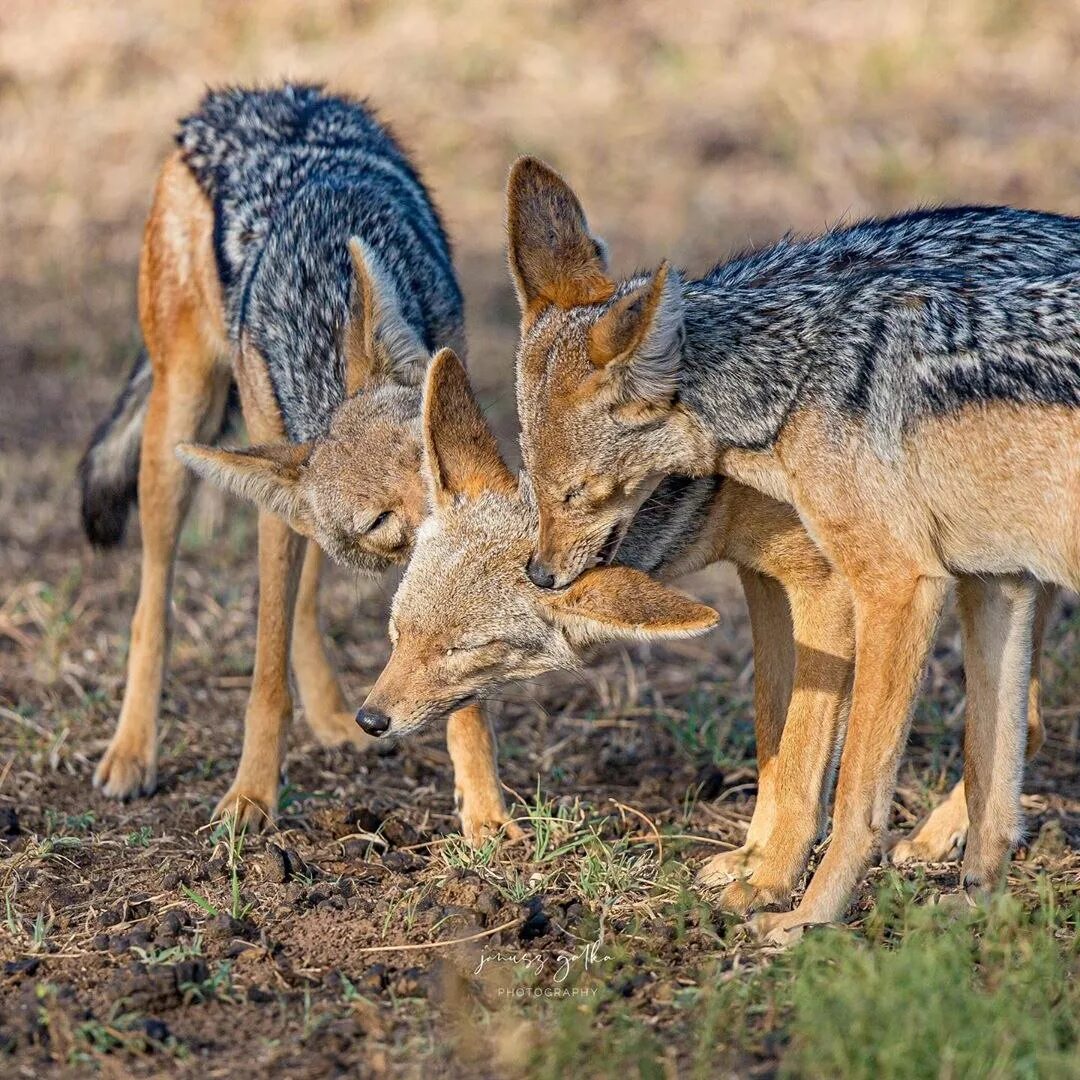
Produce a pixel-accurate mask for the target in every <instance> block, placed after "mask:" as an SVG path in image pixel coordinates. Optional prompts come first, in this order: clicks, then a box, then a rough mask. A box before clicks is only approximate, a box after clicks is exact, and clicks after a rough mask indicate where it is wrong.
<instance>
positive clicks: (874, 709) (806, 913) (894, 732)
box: [754, 556, 948, 944]
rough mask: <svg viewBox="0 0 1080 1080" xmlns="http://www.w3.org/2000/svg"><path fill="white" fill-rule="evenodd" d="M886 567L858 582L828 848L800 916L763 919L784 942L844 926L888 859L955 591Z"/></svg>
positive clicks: (942, 582)
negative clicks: (864, 885) (895, 806)
mask: <svg viewBox="0 0 1080 1080" xmlns="http://www.w3.org/2000/svg"><path fill="white" fill-rule="evenodd" d="M882 564H883V565H882V566H881V568H880V571H879V576H878V577H877V578H876V579H874V580H870V581H867V582H865V583H863V582H860V581H856V580H852V590H853V594H854V602H855V640H856V650H857V651H856V660H855V682H854V689H853V691H852V700H851V714H850V718H849V721H848V729H847V735H846V738H845V742H844V751H843V754H842V755H841V758H840V775H839V779H838V781H837V788H836V801H835V808H834V813H833V830H832V837H831V839H830V841H829V847H828V850H827V851H826V852H825V856H824V858H823V859H822V860H821V863H820V865H819V866H818V868H817V872H816V873H815V874H814V876H813V878H812V879H811V881H810V885H809V887H808V888H807V890H806V894H805V895H804V896H803V899H802V902H801V903H800V904H799V905H798V907H796V908H795V910H794V911H790V912H784V913H782V914H769V915H758V916H756V917H755V919H754V926H755V929H756V930H757V931H758V932H759V933H761V934H763V935H764V936H766V937H767V938H768V939H769V940H770V941H772V942H773V943H775V944H785V943H787V942H789V941H790V940H792V938H793V937H794V936H796V935H797V934H798V933H799V932H800V931H801V929H802V927H804V926H807V925H813V924H816V923H828V922H833V921H834V920H836V919H838V918H840V917H841V916H842V915H843V913H844V911H845V910H846V908H847V905H848V902H849V899H850V897H851V893H852V890H853V889H854V888H855V885H856V884H857V882H858V880H859V878H860V877H861V876H862V873H863V871H864V869H865V868H866V866H867V864H868V863H869V861H870V859H871V857H872V856H873V855H874V853H875V852H879V851H880V847H881V837H882V833H883V830H884V828H885V825H886V823H887V819H888V815H889V810H890V809H891V806H892V794H893V789H894V787H895V784H896V770H897V766H898V764H899V761H900V754H901V751H902V749H903V745H904V741H905V737H906V735H907V729H908V725H909V722H910V718H911V708H912V704H913V702H914V699H915V693H916V690H917V689H918V682H919V677H920V675H921V674H922V669H923V664H924V663H925V660H926V654H927V651H928V650H929V647H930V642H931V640H932V638H933V633H934V627H935V625H936V623H937V618H938V614H939V613H940V611H941V604H942V601H943V600H944V597H945V593H946V591H947V588H948V582H947V580H946V579H942V578H928V577H914V576H912V577H904V576H900V574H899V573H898V574H897V575H896V576H894V577H891V578H889V577H886V576H885V574H886V571H887V563H886V562H885V558H884V556H883V559H882ZM849 580H850V579H849Z"/></svg>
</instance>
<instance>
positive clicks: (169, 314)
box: [80, 85, 506, 836]
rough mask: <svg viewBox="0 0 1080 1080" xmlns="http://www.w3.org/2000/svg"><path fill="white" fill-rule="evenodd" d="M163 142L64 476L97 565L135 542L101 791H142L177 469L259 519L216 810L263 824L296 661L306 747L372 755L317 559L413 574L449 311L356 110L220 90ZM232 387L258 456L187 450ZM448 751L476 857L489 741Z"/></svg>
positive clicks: (427, 230) (305, 89) (449, 276)
mask: <svg viewBox="0 0 1080 1080" xmlns="http://www.w3.org/2000/svg"><path fill="white" fill-rule="evenodd" d="M176 141H177V145H178V149H177V150H176V151H175V152H174V153H173V155H172V156H171V157H170V158H169V159H168V160H167V161H166V162H165V165H164V166H163V168H162V170H161V174H160V176H159V178H158V182H157V187H156V189H155V193H154V200H153V205H152V208H151V211H150V216H149V220H148V221H147V225H146V230H145V234H144V239H143V247H142V255H141V260H140V269H139V317H140V322H141V326H142V333H143V340H144V342H145V352H144V353H143V354H142V355H141V356H140V358H139V360H138V362H137V363H136V365H135V368H134V370H133V371H132V373H131V375H130V377H129V379H128V383H127V385H126V386H125V388H124V390H123V392H122V393H121V395H120V398H119V400H118V402H117V405H116V407H115V409H114V411H113V414H112V415H111V416H110V417H109V419H108V420H106V421H105V422H104V423H103V424H102V425H101V427H100V428H99V429H98V431H97V433H96V434H95V436H94V438H93V441H92V444H91V446H90V448H89V449H88V450H87V453H86V456H85V457H84V459H83V462H82V465H81V467H80V477H81V482H82V491H83V521H84V523H85V526H86V531H87V535H88V536H89V537H90V539H91V540H92V541H93V542H95V543H96V544H99V545H110V544H115V543H117V542H119V540H120V539H121V536H122V533H123V528H124V523H125V519H126V516H127V511H128V508H129V505H130V503H131V502H132V501H133V500H134V499H135V497H136V495H137V497H138V502H139V513H140V521H141V525H142V547H143V561H142V579H141V584H140V591H139V601H138V606H137V608H136V611H135V617H134V620H133V622H132V633H131V652H130V657H129V661H128V678H127V685H126V688H125V693H124V703H123V708H122V710H121V714H120V720H119V723H118V725H117V729H116V733H115V735H114V736H113V739H112V742H111V743H110V746H109V748H108V750H107V752H106V754H105V756H104V757H103V759H102V761H101V762H100V764H99V765H98V768H97V772H96V774H95V784H96V785H97V786H99V787H100V788H102V790H103V791H104V792H105V793H106V794H108V795H111V796H115V797H120V798H126V797H128V796H131V795H135V794H139V793H149V792H151V791H152V790H153V788H154V786H155V782H156V775H157V715H158V710H159V705H160V699H161V689H162V682H163V678H164V671H165V660H166V652H167V636H168V616H169V606H170V599H169V597H170V589H171V583H172V570H173V562H174V558H175V553H176V543H177V537H178V535H179V532H180V527H181V524H182V522H183V519H184V515H185V513H186V510H187V507H188V503H189V495H190V491H191V479H192V478H191V474H190V473H189V471H188V470H187V469H186V468H185V467H184V464H183V462H187V463H188V464H190V465H191V466H192V467H193V468H194V469H195V470H196V471H198V472H200V473H202V474H204V475H208V476H210V477H212V478H213V479H214V480H215V481H217V482H218V483H220V484H222V485H223V486H225V487H227V488H228V489H230V490H232V491H234V492H237V493H239V494H241V495H243V496H245V497H247V498H250V499H252V500H253V501H255V502H256V503H258V504H259V505H260V508H261V512H260V515H259V614H258V634H257V642H256V653H255V667H254V674H253V679H252V690H251V697H250V701H249V704H248V709H247V716H246V720H245V735H244V747H243V753H242V756H241V759H240V765H239V769H238V772H237V776H236V779H235V781H234V782H233V784H232V786H231V787H230V789H229V791H228V792H227V793H226V794H225V796H224V797H223V798H222V799H221V801H220V803H219V804H218V807H217V810H216V811H215V814H216V815H221V814H233V813H235V814H236V816H237V818H238V820H239V821H240V823H242V824H244V823H251V824H255V825H257V824H260V823H261V822H262V821H264V820H269V819H272V817H273V814H274V811H275V808H276V804H277V791H278V782H279V774H280V769H281V764H282V760H283V755H284V746H285V737H286V731H287V727H288V724H289V721H290V720H291V716H292V697H291V694H290V690H289V684H288V662H289V648H290V641H291V648H292V665H293V669H294V671H295V673H296V677H297V683H298V686H299V691H300V696H301V700H302V702H303V706H304V711H305V714H306V716H307V719H308V722H309V723H310V724H311V726H312V728H313V730H314V731H315V733H316V735H317V736H318V738H319V739H320V740H321V741H323V742H326V743H335V742H343V741H354V742H361V743H363V742H366V741H368V740H367V738H366V736H364V735H363V734H362V733H361V732H360V731H359V729H358V728H357V727H356V725H355V723H354V720H353V715H352V713H351V711H349V710H348V709H347V707H346V706H345V703H344V700H343V698H342V694H341V691H340V689H339V686H338V683H337V680H336V678H335V676H334V674H333V671H332V669H331V667H330V665H329V662H328V660H327V658H326V655H325V652H324V646H323V642H322V638H321V635H320V633H319V629H318V615H317V592H318V582H319V572H320V558H321V556H320V550H319V549H320V547H321V548H322V549H324V550H325V551H326V552H328V553H329V554H330V555H331V556H332V557H333V558H335V559H336V560H337V561H339V562H342V563H344V564H345V565H348V566H351V567H353V568H354V569H358V570H360V571H362V572H367V573H377V572H379V571H381V570H383V569H385V568H386V567H387V566H389V565H392V564H398V563H401V562H403V561H404V560H405V559H406V558H407V557H408V554H409V551H410V550H411V546H412V538H413V535H414V533H415V530H416V527H417V525H418V524H419V522H420V520H421V518H422V517H423V515H424V512H425V498H424V491H423V487H422V483H421V480H420V477H419V456H420V452H419V430H418V424H419V420H418V416H419V406H420V391H419V383H420V381H421V379H422V375H423V371H424V368H425V366H426V363H427V361H428V358H429V356H430V353H431V350H432V349H433V348H434V347H436V346H438V345H444V344H450V345H454V346H455V347H457V348H459V349H460V348H463V347H464V326H463V315H462V298H461V293H460V291H459V289H458V285H457V281H456V278H455V275H454V270H453V266H452V262H451V252H450V245H449V242H448V240H447V237H446V234H445V231H444V229H443V226H442V223H441V221H440V218H439V215H438V213H437V211H436V209H435V206H434V204H433V203H432V201H431V198H430V196H429V195H428V192H427V191H426V189H425V187H424V185H423V182H422V181H421V179H420V177H419V175H418V174H417V172H416V170H415V168H414V167H413V165H412V164H411V163H410V161H409V159H408V157H407V156H406V155H405V153H404V152H403V150H402V149H401V147H400V146H399V145H398V143H397V142H396V141H395V139H394V137H393V136H392V135H391V133H390V132H389V131H388V130H387V129H386V128H385V127H384V126H383V125H382V124H380V123H379V121H378V120H377V119H376V118H375V117H374V115H373V114H372V113H371V111H370V110H369V109H368V108H367V107H366V106H365V105H362V104H360V103H358V102H356V101H351V100H348V99H346V98H342V97H334V96H331V95H329V94H326V93H324V92H323V91H322V90H321V89H320V88H318V87H313V86H293V85H286V86H283V87H282V88H280V89H275V90H267V91H254V90H245V89H227V90H221V91H213V92H211V93H209V94H207V96H206V98H205V99H204V101H203V102H202V105H201V106H200V108H199V110H198V111H197V112H195V113H194V114H192V115H191V116H189V117H187V118H186V119H184V120H182V121H181V122H180V125H179V129H178V132H177V136H176ZM233 383H235V385H236V386H237V388H238V389H239V399H240V403H241V406H242V409H243V415H244V419H245V421H246V424H247V428H248V432H249V434H250V436H251V438H252V441H253V442H254V443H255V444H256V445H255V446H254V447H253V448H251V449H248V450H242V451H224V450H213V449H211V448H209V447H200V446H189V445H185V444H188V443H189V442H192V441H200V442H208V441H212V440H213V439H214V438H215V436H216V435H217V434H218V433H219V432H220V430H221V427H222V420H223V416H224V414H225V411H226V403H227V401H228V399H229V394H230V386H231V384H233ZM177 448H179V452H178V449H177ZM181 459H183V460H181ZM304 537H307V538H308V540H307V542H306V554H305V553H304V549H305V541H304V539H303V538H304ZM301 563H302V570H301ZM448 740H449V743H450V750H451V756H452V757H453V759H454V764H455V771H456V776H457V782H458V789H459V797H460V804H461V810H462V817H463V824H464V827H465V831H466V833H468V834H470V835H473V836H479V835H480V834H482V833H483V832H484V831H486V830H487V828H488V827H489V826H493V825H498V824H499V823H500V822H502V821H504V820H505V817H506V814H505V809H504V807H503V800H502V796H501V792H500V789H499V786H498V781H497V778H496V776H495V772H494V763H493V747H492V743H491V737H490V732H489V729H488V727H487V724H486V722H485V720H484V718H483V717H482V715H481V714H480V713H479V712H478V711H477V710H476V709H466V710H462V711H461V712H459V713H457V714H456V715H455V717H454V718H453V721H452V723H451V725H450V728H449V731H448Z"/></svg>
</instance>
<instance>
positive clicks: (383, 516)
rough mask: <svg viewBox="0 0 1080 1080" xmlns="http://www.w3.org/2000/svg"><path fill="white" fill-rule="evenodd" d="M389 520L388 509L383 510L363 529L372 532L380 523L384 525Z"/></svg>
mask: <svg viewBox="0 0 1080 1080" xmlns="http://www.w3.org/2000/svg"><path fill="white" fill-rule="evenodd" d="M389 520H390V511H389V510H384V511H383V512H382V513H381V514H380V515H379V516H378V517H377V518H376V519H375V520H374V521H373V522H372V523H371V524H370V525H369V526H368V527H367V528H366V529H365V530H364V532H365V534H366V533H373V532H374V531H375V530H376V529H377V528H379V526H380V525H385V524H386V523H387V522H388V521H389Z"/></svg>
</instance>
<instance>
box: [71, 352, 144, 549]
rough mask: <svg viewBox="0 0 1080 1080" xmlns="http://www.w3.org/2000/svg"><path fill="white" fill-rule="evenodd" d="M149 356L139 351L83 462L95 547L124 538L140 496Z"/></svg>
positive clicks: (87, 524)
mask: <svg viewBox="0 0 1080 1080" xmlns="http://www.w3.org/2000/svg"><path fill="white" fill-rule="evenodd" d="M151 379H152V371H151V368H150V357H149V356H148V355H147V353H146V350H145V349H140V350H139V355H138V356H137V357H136V358H135V365H134V366H133V367H132V369H131V374H130V375H128V377H127V382H126V383H125V384H124V389H123V390H122V391H121V392H120V396H119V397H118V398H117V399H116V404H115V405H114V406H113V409H112V412H111V413H110V414H109V416H108V417H107V418H106V419H105V420H103V421H102V422H101V423H100V424H99V425H98V427H97V430H96V431H95V432H94V437H93V438H92V439H91V440H90V445H89V446H88V447H87V450H86V453H85V454H83V459H82V461H80V462H79V486H80V487H81V488H82V521H83V529H84V530H85V531H86V535H87V538H88V539H89V540H90V543H91V544H93V545H94V546H95V547H103V548H106V547H114V546H115V545H116V544H119V543H120V541H121V540H122V539H123V538H124V527H125V526H126V525H127V519H128V512H129V511H130V509H131V506H132V503H134V502H135V499H136V497H137V495H138V481H139V448H140V446H141V444H142V431H143V424H144V423H145V422H146V407H147V404H148V403H149V401H150V383H151Z"/></svg>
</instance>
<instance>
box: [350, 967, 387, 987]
mask: <svg viewBox="0 0 1080 1080" xmlns="http://www.w3.org/2000/svg"><path fill="white" fill-rule="evenodd" d="M386 984H387V977H386V965H385V964H372V965H371V967H369V968H367V969H366V970H365V971H364V973H363V975H361V976H360V978H359V979H357V980H356V988H357V990H360V991H362V992H365V991H366V992H367V993H370V994H378V993H380V992H381V991H383V990H385V989H386Z"/></svg>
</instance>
